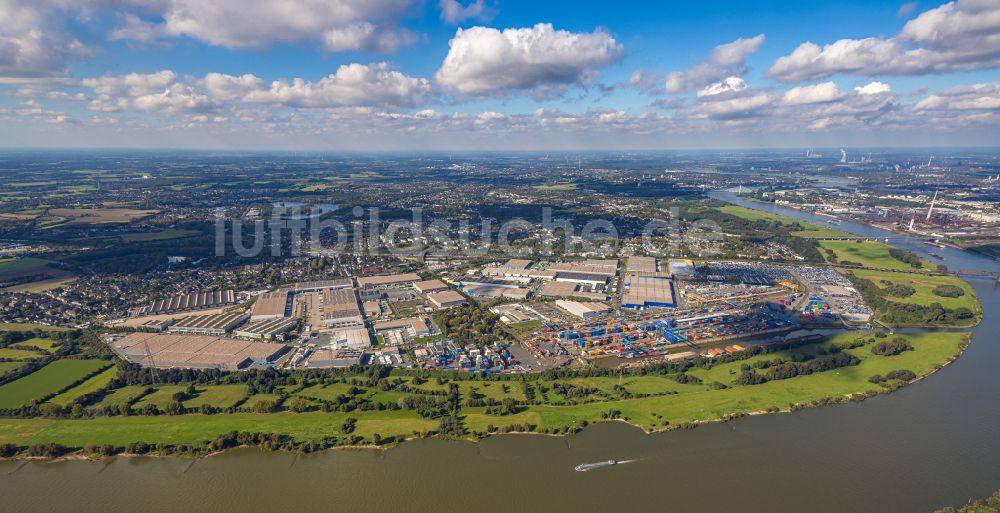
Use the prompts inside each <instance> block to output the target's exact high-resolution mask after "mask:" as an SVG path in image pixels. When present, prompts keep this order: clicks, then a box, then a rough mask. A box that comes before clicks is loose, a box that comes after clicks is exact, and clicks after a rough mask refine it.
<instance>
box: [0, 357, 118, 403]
mask: <svg viewBox="0 0 1000 513" xmlns="http://www.w3.org/2000/svg"><path fill="white" fill-rule="evenodd" d="M109 365H111V363H110V362H108V361H107V360H68V359H67V360H56V361H54V362H52V363H50V364H48V365H46V366H45V367H42V368H41V369H38V370H37V371H35V372H32V373H31V374H28V375H27V376H25V377H23V378H21V379H18V380H16V381H13V382H10V383H7V384H6V385H3V386H0V408H17V407H19V406H26V405H29V404H31V403H32V402H34V401H36V400H38V399H41V398H43V397H46V396H49V395H52V394H55V393H57V392H59V391H60V390H62V389H64V388H66V387H68V386H70V385H72V384H73V383H75V382H76V381H79V380H80V379H82V378H83V377H84V376H86V375H88V374H90V373H92V372H94V371H97V370H98V369H101V368H103V367H107V366H109Z"/></svg>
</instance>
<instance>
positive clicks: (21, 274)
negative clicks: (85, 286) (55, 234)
mask: <svg viewBox="0 0 1000 513" xmlns="http://www.w3.org/2000/svg"><path fill="white" fill-rule="evenodd" d="M49 263H51V262H50V261H49V260H43V259H41V258H34V257H25V258H16V259H4V260H0V284H2V283H12V284H11V285H10V286H8V287H7V288H6V289H5V290H7V291H9V292H22V291H28V292H42V291H45V290H50V289H53V288H56V287H59V286H62V285H65V284H66V283H69V282H71V281H73V280H74V279H75V278H76V275H75V274H73V273H71V272H69V271H66V270H63V269H56V268H54V267H50V266H49ZM29 279H30V280H31V281H30V282H27V283H21V282H22V281H24V280H29Z"/></svg>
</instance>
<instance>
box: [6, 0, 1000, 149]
mask: <svg viewBox="0 0 1000 513" xmlns="http://www.w3.org/2000/svg"><path fill="white" fill-rule="evenodd" d="M540 24H548V25H540ZM806 43H813V44H814V45H817V46H815V47H813V46H810V45H806ZM450 45H451V46H450ZM998 64H1000V2H996V1H995V0H959V1H957V2H949V3H941V2H933V3H924V2H914V3H901V2H876V1H840V2H808V1H797V2H786V1H772V2H714V3H711V4H706V3H703V2H627V1H619V2H615V3H613V4H609V3H607V2H581V1H574V2H569V1H546V2H515V1H512V0H507V1H502V2H496V1H490V0H478V1H476V2H472V1H469V0H464V1H460V2H459V1H456V0H426V1H423V2H421V1H420V0H326V1H324V0H286V1H284V2H275V1H268V0H213V1H211V2H209V1H203V0H130V1H116V0H76V1H74V0H0V137H2V138H3V139H4V140H5V141H7V143H6V144H4V143H0V145H2V146H9V147H58V146H70V147H73V146H106V147H117V146H121V147H212V148H223V149H225V148H262V147H263V148H275V149H310V150H313V149H319V150H337V149H364V150H372V149H385V150H393V149H435V148H437V149H518V148H524V149H545V148H550V149H580V148H586V149H592V148H594V147H595V146H597V147H602V148H608V149H613V148H671V147H752V146H761V145H768V146H785V145H787V146H814V145H816V146H818V145H830V146H838V145H845V144H847V145H859V146H860V145H867V146H878V145H917V146H919V145H928V144H935V145H941V144H946V145H947V144H953V145H995V144H996V141H997V140H1000V137H998V135H1000V130H998V124H997V123H998V121H1000V73H998V71H997V66H998ZM249 75H252V76H249ZM671 77H673V78H671ZM275 81H277V82H275Z"/></svg>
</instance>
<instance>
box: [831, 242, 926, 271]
mask: <svg viewBox="0 0 1000 513" xmlns="http://www.w3.org/2000/svg"><path fill="white" fill-rule="evenodd" d="M819 245H820V247H821V248H823V250H824V251H823V252H824V253H826V251H827V250H829V251H831V252H832V253H833V254H834V256H835V258H831V257H830V256H829V254H827V255H824V256H826V258H827V260H828V261H829V262H831V263H839V264H844V265H859V266H861V267H873V268H876V269H892V270H898V271H917V270H923V271H930V270H933V269H934V268H935V267H936V266H935V265H934V264H932V263H931V262H928V261H927V260H924V259H920V262H921V263H922V264H923V267H921V268H914V267H913V266H912V265H910V264H908V263H906V262H903V261H901V260H898V259H896V258H893V256H892V255H891V254H889V250H890V249H891V248H892V246H890V245H888V244H885V243H882V242H875V241H870V240H863V239H857V240H821V241H819Z"/></svg>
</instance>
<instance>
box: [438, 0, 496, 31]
mask: <svg viewBox="0 0 1000 513" xmlns="http://www.w3.org/2000/svg"><path fill="white" fill-rule="evenodd" d="M440 6H441V19H442V20H444V21H446V22H448V23H451V24H453V25H457V24H459V23H462V22H465V21H468V20H478V21H482V22H488V21H490V20H492V19H493V17H494V16H496V14H497V10H496V8H495V7H491V6H488V5H486V0H474V1H472V2H469V3H468V4H465V5H463V4H462V2H459V1H458V0H441V2H440Z"/></svg>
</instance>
